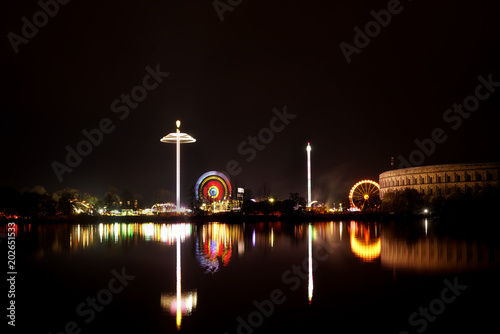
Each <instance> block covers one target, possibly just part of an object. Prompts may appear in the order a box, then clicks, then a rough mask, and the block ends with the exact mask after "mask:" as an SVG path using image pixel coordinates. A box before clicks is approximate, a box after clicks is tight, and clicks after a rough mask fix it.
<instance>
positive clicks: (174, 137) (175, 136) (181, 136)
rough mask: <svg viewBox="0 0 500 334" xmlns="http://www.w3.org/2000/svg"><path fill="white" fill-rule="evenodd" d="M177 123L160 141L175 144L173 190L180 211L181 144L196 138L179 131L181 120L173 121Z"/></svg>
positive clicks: (191, 141) (192, 141)
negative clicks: (174, 186)
mask: <svg viewBox="0 0 500 334" xmlns="http://www.w3.org/2000/svg"><path fill="white" fill-rule="evenodd" d="M175 124H176V125H177V131H176V132H172V133H169V134H168V135H166V136H165V137H163V138H162V139H160V141H161V142H162V143H169V144H175V145H176V175H177V178H176V190H175V199H176V206H177V212H179V211H181V144H188V143H194V142H195V141H196V139H194V138H193V137H191V136H190V135H188V134H187V133H182V132H181V121H179V120H177V122H175Z"/></svg>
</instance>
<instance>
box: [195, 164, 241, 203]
mask: <svg viewBox="0 0 500 334" xmlns="http://www.w3.org/2000/svg"><path fill="white" fill-rule="evenodd" d="M194 190H195V195H196V200H197V201H199V202H200V203H201V204H202V207H203V208H207V205H208V206H210V205H212V204H215V203H219V204H222V206H223V207H224V206H225V209H228V204H229V202H230V200H231V193H232V188H231V182H229V179H228V178H227V177H226V176H225V175H224V174H222V173H219V172H216V171H210V172H206V173H205V174H203V175H202V176H200V178H199V179H198V181H197V182H196V185H195V189H194Z"/></svg>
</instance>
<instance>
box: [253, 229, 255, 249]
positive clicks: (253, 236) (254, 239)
mask: <svg viewBox="0 0 500 334" xmlns="http://www.w3.org/2000/svg"><path fill="white" fill-rule="evenodd" d="M252 246H254V247H255V230H253V233H252Z"/></svg>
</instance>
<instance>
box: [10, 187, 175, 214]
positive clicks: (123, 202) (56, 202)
mask: <svg viewBox="0 0 500 334" xmlns="http://www.w3.org/2000/svg"><path fill="white" fill-rule="evenodd" d="M172 197H173V194H172V192H171V191H168V190H163V189H160V190H158V191H157V192H155V199H157V200H159V201H166V200H171V198H172ZM143 208H145V203H144V199H143V197H142V195H141V194H133V193H132V192H131V191H129V190H128V189H123V190H121V191H119V190H118V189H117V188H116V187H109V188H108V191H107V192H106V193H105V195H104V197H102V198H99V197H97V196H94V195H91V194H88V193H85V192H81V191H79V190H78V189H74V188H65V189H61V190H58V191H55V192H49V191H47V190H46V189H45V188H44V187H43V186H40V185H38V186H35V187H32V188H27V189H25V190H23V191H19V190H17V189H15V188H12V187H0V218H2V217H11V216H17V217H20V218H54V217H68V216H71V215H73V214H75V213H84V214H92V215H93V214H97V213H98V212H99V211H100V210H106V211H111V210H121V209H143Z"/></svg>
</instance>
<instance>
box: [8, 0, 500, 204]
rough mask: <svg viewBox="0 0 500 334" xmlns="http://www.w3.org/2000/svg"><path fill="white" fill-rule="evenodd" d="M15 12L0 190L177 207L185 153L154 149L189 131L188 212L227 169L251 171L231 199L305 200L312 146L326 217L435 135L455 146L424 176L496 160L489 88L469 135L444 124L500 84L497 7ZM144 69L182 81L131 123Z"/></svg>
mask: <svg viewBox="0 0 500 334" xmlns="http://www.w3.org/2000/svg"><path fill="white" fill-rule="evenodd" d="M42 1H43V0H42ZM61 1H62V0H61ZM220 2H221V3H227V2H228V0H221V1H220ZM232 3H233V4H234V3H238V1H236V0H233V1H232ZM388 5H389V7H391V8H392V9H393V10H394V11H398V13H397V14H391V20H390V22H389V23H388V24H385V25H386V27H381V28H380V31H376V30H372V33H371V34H372V36H373V37H371V38H370V39H371V40H370V41H369V43H366V44H367V45H366V46H364V47H362V48H359V49H358V51H359V52H358V53H357V54H356V53H353V54H351V62H350V63H348V62H347V61H346V57H345V56H344V54H343V53H342V50H341V48H340V46H339V45H340V43H342V42H345V43H348V44H350V45H353V46H355V42H354V38H355V34H356V32H355V30H354V28H355V27H356V26H357V27H359V28H360V29H361V30H363V31H364V30H365V25H366V24H367V23H369V22H370V21H373V20H374V17H373V16H372V14H370V12H371V11H372V10H373V11H375V12H379V11H381V10H386V9H387V8H388ZM3 7H4V9H3V10H2V13H3V15H2V20H1V21H2V36H3V44H2V46H3V47H2V49H3V51H2V62H1V66H2V75H1V78H2V80H3V89H2V97H1V102H0V107H1V136H2V138H1V144H0V145H1V152H2V161H1V167H0V173H1V174H0V175H1V179H0V185H10V186H14V187H18V188H20V189H22V188H23V187H31V186H34V185H38V184H40V185H43V186H45V187H46V188H47V190H49V191H56V190H58V189H61V188H66V187H73V188H77V189H80V190H81V191H85V192H89V193H92V194H95V195H98V196H102V195H103V194H104V192H105V191H106V189H107V188H108V186H116V187H118V188H119V189H122V188H129V189H130V190H131V191H132V192H134V193H141V194H143V195H144V196H145V197H146V198H148V197H149V196H151V194H152V193H153V192H154V191H155V190H157V189H160V188H163V189H170V190H172V191H174V190H175V174H174V172H175V146H174V145H168V144H162V143H160V141H159V140H160V138H162V137H163V136H164V135H166V134H168V133H169V132H172V131H174V130H175V120H176V119H181V121H182V127H181V128H182V130H183V131H185V132H188V133H189V134H191V135H192V136H193V137H195V138H196V139H197V142H196V143H194V144H186V145H184V146H183V149H182V171H183V174H182V185H183V187H182V192H183V201H184V202H186V201H187V191H188V188H189V187H190V186H191V185H194V183H195V182H196V180H197V179H198V177H199V176H200V175H201V174H203V173H204V172H207V171H210V170H217V171H222V172H224V171H226V164H227V162H228V161H230V160H236V161H238V162H239V164H240V166H241V168H242V171H241V173H239V175H237V176H236V177H235V176H232V177H231V180H232V181H233V183H236V182H237V183H238V184H240V185H244V186H245V187H247V188H251V189H253V191H254V192H256V191H257V190H258V189H259V187H261V186H262V185H263V184H264V183H267V184H268V185H269V186H270V188H271V193H272V194H274V195H277V196H280V197H282V198H287V197H288V194H289V193H290V192H299V193H300V194H301V195H303V196H306V149H305V148H306V145H307V142H308V141H310V142H311V145H312V174H313V199H317V200H320V201H323V202H327V204H329V205H331V204H332V202H337V203H338V201H339V200H342V199H343V198H346V197H347V193H348V191H349V189H350V187H351V186H352V185H353V184H354V183H355V182H356V181H358V180H361V179H365V178H369V179H374V180H378V175H379V174H380V173H381V172H383V171H385V170H388V169H390V158H391V156H394V157H396V165H398V164H399V161H398V158H397V157H398V156H400V155H401V156H402V157H405V158H406V159H408V157H409V156H410V154H411V152H412V151H413V150H415V149H416V148H417V146H416V144H415V143H414V141H415V140H416V139H418V140H423V139H426V138H429V137H431V133H432V131H433V130H434V129H435V128H441V129H442V130H443V131H444V134H445V135H446V136H447V137H446V140H445V141H444V142H443V143H437V144H435V148H434V152H432V153H431V154H430V155H429V156H427V155H426V156H425V159H424V160H423V161H422V162H420V163H419V164H423V165H428V164H440V163H455V162H482V161H500V150H499V145H498V144H499V142H500V140H499V139H500V134H499V131H498V125H499V120H500V116H499V114H500V112H499V110H500V109H499V107H500V86H499V87H498V88H497V89H496V91H494V92H489V91H488V90H487V88H485V87H483V88H480V90H479V92H480V93H481V94H483V95H486V94H487V93H489V96H488V97H487V98H484V100H482V101H479V104H478V106H475V107H476V108H477V110H475V111H473V112H471V113H470V115H467V118H463V117H460V119H461V124H460V125H459V124H458V117H459V116H458V115H459V114H457V113H450V114H447V116H448V121H446V120H445V119H443V116H444V115H446V110H447V109H449V108H452V106H453V104H455V103H456V104H461V103H463V102H464V99H466V98H468V97H472V98H468V99H467V101H469V102H471V103H474V96H475V91H476V87H477V86H478V85H479V84H480V81H479V80H478V76H482V77H484V78H485V79H487V78H488V76H491V80H493V81H494V82H500V66H499V64H498V60H499V59H500V52H499V49H500V48H499V36H500V35H499V29H498V25H499V23H498V22H500V11H498V10H497V8H496V7H494V1H477V0H469V1H459V2H457V1H439V3H437V2H435V1H430V0H419V1H409V0H406V1H401V3H400V4H399V6H395V4H394V1H350V0H349V1H348V0H343V1H307V2H306V1H290V0H288V1H264V0H244V1H241V4H239V5H237V6H234V7H233V10H232V11H225V12H224V13H223V14H222V15H223V18H224V20H223V21H221V19H220V18H219V15H218V14H217V11H216V10H215V9H214V6H213V1H211V0H206V1H189V0H182V1H181V0H176V1H171V0H163V1H138V0H137V1H123V0H121V1H76V0H73V1H71V2H69V3H68V4H64V5H59V9H58V12H57V13H55V14H54V15H53V17H48V19H47V22H46V23H45V25H43V23H44V22H43V19H44V16H43V15H40V14H39V15H36V13H37V12H38V11H40V10H41V7H40V5H39V4H38V3H37V1H34V0H32V1H27V0H23V1H21V0H15V1H14V0H8V1H7V2H6V3H4V5H3ZM51 9H52V10H54V7H53V6H52V7H51ZM33 15H35V16H36V18H37V19H38V20H39V22H42V23H41V24H40V25H41V27H39V28H38V32H37V33H36V35H34V36H32V37H31V38H27V39H26V40H25V42H27V43H22V42H17V48H18V52H17V53H16V52H15V51H14V47H13V45H12V43H11V41H9V36H10V37H11V39H12V36H13V34H17V35H18V36H21V37H22V34H23V32H22V28H23V25H24V24H25V23H24V22H23V21H22V18H23V17H26V18H27V19H28V21H30V22H33ZM381 17H382V18H383V15H382V14H381ZM386 19H387V18H386ZM369 27H371V28H372V29H376V28H377V26H376V25H373V24H372V25H369ZM24 30H29V29H26V28H25V29H24ZM26 32H27V33H30V31H25V33H26ZM9 33H13V34H10V35H9ZM31 33H32V34H33V32H32V31H31ZM17 41H18V40H17ZM358 42H360V41H358ZM365 42H366V41H365ZM147 66H149V67H151V68H152V69H155V68H156V67H157V66H158V67H159V69H160V71H161V72H168V73H170V74H169V75H168V76H167V77H165V78H163V82H161V83H160V84H158V85H157V87H156V88H154V89H152V90H150V91H147V96H146V97H145V99H144V100H143V101H141V102H139V103H138V105H137V106H136V107H135V109H131V108H130V113H129V114H128V116H126V117H123V116H124V114H123V112H119V113H115V112H113V110H112V108H111V104H112V102H113V101H114V100H116V99H120V96H121V95H122V94H130V93H131V91H132V90H133V89H134V88H135V87H136V86H138V85H142V84H143V78H144V77H145V76H146V75H147V74H148V72H147V71H146V67H147ZM148 83H149V84H150V85H152V84H153V83H154V80H152V79H150V81H149V82H148ZM490 88H491V90H495V88H494V87H490ZM135 91H136V92H140V88H137V89H136V90H135ZM483 95H482V96H483ZM476 101H478V100H477V99H476ZM117 106H118V107H119V106H122V107H123V106H125V103H124V102H120V103H119V104H118V105H117ZM285 106H286V110H287V112H288V113H289V114H292V115H296V117H295V118H294V119H290V120H289V124H287V125H286V126H285V127H284V129H283V130H282V131H280V132H276V133H274V134H273V137H274V138H273V139H272V141H270V142H269V143H268V144H266V145H265V148H263V150H262V151H257V155H256V156H255V158H254V159H253V160H252V161H250V162H248V161H246V159H247V158H248V157H249V156H250V155H249V154H243V155H242V154H240V153H239V152H238V146H239V145H243V146H242V148H243V149H245V148H248V147H250V146H249V145H247V144H242V143H243V142H244V141H247V142H248V136H256V135H258V134H259V132H260V131H261V130H262V129H263V128H266V127H267V128H269V126H270V121H271V120H272V119H273V117H274V113H273V108H276V109H277V110H279V111H282V110H283V108H284V107H285ZM473 107H474V106H473ZM473 107H471V108H473ZM120 116H122V118H123V119H120ZM451 117H454V118H451ZM105 118H108V119H110V120H111V122H112V126H114V130H113V131H112V132H111V133H108V134H104V135H103V139H102V142H101V143H100V144H99V145H98V146H95V147H93V149H92V152H91V153H90V154H89V155H88V156H86V157H83V158H82V161H81V163H80V164H79V165H77V166H76V167H75V168H73V171H72V172H71V173H64V174H63V175H62V178H63V181H62V182H59V180H58V178H57V176H56V173H55V172H54V170H53V167H52V164H53V162H54V161H57V162H59V163H61V164H66V162H65V157H66V154H67V153H66V149H65V147H66V146H68V145H69V146H70V147H72V148H74V149H76V146H77V144H78V143H79V142H80V141H82V140H84V139H85V137H84V135H83V134H82V131H83V130H88V131H90V130H92V129H94V128H98V127H99V123H100V122H101V120H102V119H105ZM452 119H453V121H452ZM276 124H277V126H281V123H280V122H276V123H275V125H276ZM454 128H455V129H454ZM266 134H269V131H266V130H264V132H262V135H264V136H265V135H266Z"/></svg>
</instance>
